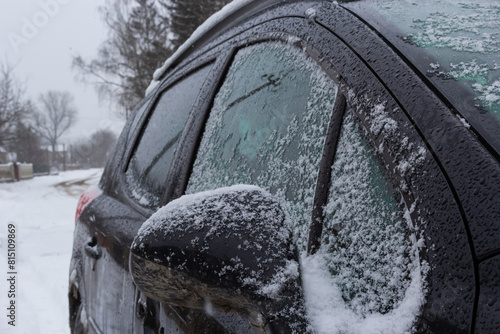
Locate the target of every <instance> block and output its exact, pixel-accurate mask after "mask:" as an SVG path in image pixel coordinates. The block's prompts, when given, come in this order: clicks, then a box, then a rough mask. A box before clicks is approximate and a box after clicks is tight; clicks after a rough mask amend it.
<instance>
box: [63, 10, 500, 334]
mask: <svg viewBox="0 0 500 334" xmlns="http://www.w3.org/2000/svg"><path fill="white" fill-rule="evenodd" d="M499 22H500V5H499V4H498V2H495V1H471V0H464V1H460V2H455V1H445V0H443V1H436V0H432V1H428V0H426V1H396V0H388V1H345V2H344V1H339V2H336V1H294V0H288V1H278V0H257V1H236V2H233V3H231V4H230V5H228V6H227V7H225V9H224V10H223V11H222V12H220V13H218V14H216V15H215V16H214V17H212V18H211V19H210V20H209V21H208V22H207V23H206V24H205V25H204V26H202V27H201V28H200V29H199V30H198V31H197V32H196V33H195V34H194V35H193V36H192V37H191V38H190V39H189V40H188V42H187V43H186V44H185V45H183V46H182V47H181V49H180V50H179V51H178V52H177V53H176V54H175V55H174V56H173V57H172V58H170V59H169V60H168V61H167V62H166V63H165V65H164V66H163V68H161V69H159V70H158V71H157V72H156V73H155V77H154V80H153V82H152V85H151V86H150V89H148V94H147V96H146V98H145V99H144V100H143V101H142V102H141V103H140V104H139V106H137V108H136V109H135V111H134V114H133V115H132V116H131V117H130V119H129V120H128V122H127V124H126V126H125V128H124V130H123V132H122V134H121V136H120V139H119V142H118V144H117V146H116V148H115V150H114V153H113V154H112V156H111V157H110V160H109V163H108V165H107V166H106V168H105V170H104V173H103V176H102V179H101V182H100V184H99V189H91V190H89V191H87V192H86V193H85V194H84V195H83V196H82V198H81V200H80V203H79V206H78V210H77V217H76V228H75V234H74V246H73V257H72V262H71V269H70V291H69V302H70V303H69V304H70V324H71V329H72V331H73V332H77V333H81V332H89V333H247V332H252V333H254V332H257V333H259V332H267V333H306V332H310V333H413V332H415V333H500V26H499Z"/></svg>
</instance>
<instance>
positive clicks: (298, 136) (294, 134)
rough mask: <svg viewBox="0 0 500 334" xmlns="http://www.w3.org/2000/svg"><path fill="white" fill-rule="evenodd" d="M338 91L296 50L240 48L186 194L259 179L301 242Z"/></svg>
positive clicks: (276, 46)
mask: <svg viewBox="0 0 500 334" xmlns="http://www.w3.org/2000/svg"><path fill="white" fill-rule="evenodd" d="M336 94H337V86H336V84H335V83H334V82H333V80H332V79H331V78H330V77H329V76H328V75H327V74H326V73H325V72H324V71H323V70H322V69H321V68H320V66H319V65H318V64H317V63H316V62H315V61H313V60H312V59H310V58H309V57H308V56H306V55H305V53H304V52H303V51H302V50H299V49H297V48H294V47H292V46H290V45H287V44H284V43H281V42H266V43H261V44H256V45H252V46H249V47H246V48H244V49H241V50H240V51H239V52H238V53H237V54H236V56H235V58H234V61H233V63H232V65H231V67H230V69H229V71H228V74H227V76H226V78H225V81H224V83H223V85H222V87H221V89H220V91H219V92H218V94H217V96H216V97H215V100H214V104H213V108H212V110H211V112H210V116H209V119H208V121H207V125H206V129H205V133H204V135H203V138H202V140H201V144H200V148H199V151H198V153H197V157H196V161H195V163H194V167H193V171H192V174H191V176H190V179H189V183H188V187H187V193H195V192H199V191H203V190H209V189H216V188H219V187H223V186H229V185H233V184H253V185H258V186H260V187H262V188H264V189H266V190H268V191H270V192H271V193H273V194H275V195H276V196H277V198H278V199H279V200H280V202H281V205H282V207H283V208H284V209H285V210H286V211H287V212H288V214H289V215H290V216H291V218H292V222H293V224H294V225H295V232H296V235H297V236H298V239H299V241H298V242H299V244H300V246H301V247H304V245H305V244H306V243H307V240H306V238H305V237H306V236H307V230H308V226H309V223H310V218H311V212H312V205H313V198H314V190H315V185H316V179H317V175H318V168H319V163H320V159H321V155H322V150H323V145H324V142H325V137H326V132H327V127H328V123H329V120H330V116H331V113H332V110H333V104H334V101H335V97H336Z"/></svg>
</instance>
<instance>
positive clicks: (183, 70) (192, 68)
mask: <svg viewBox="0 0 500 334" xmlns="http://www.w3.org/2000/svg"><path fill="white" fill-rule="evenodd" d="M217 59H218V54H211V55H208V56H204V57H200V58H199V59H196V60H194V61H192V62H191V63H189V64H187V65H186V66H183V67H180V68H178V69H176V70H175V71H173V72H172V73H171V74H169V75H168V76H166V77H165V78H164V79H163V80H162V81H161V82H160V83H159V84H158V86H157V87H156V88H155V89H154V90H153V92H151V93H150V94H148V96H146V97H145V98H144V100H143V101H141V103H140V104H139V105H140V106H142V105H143V103H148V106H147V108H146V110H145V111H144V112H143V113H142V115H136V117H140V120H139V121H138V122H137V126H136V128H135V129H132V128H131V129H129V136H128V137H127V138H128V141H127V144H126V147H125V149H124V153H123V155H122V163H121V166H120V169H119V172H118V174H119V175H118V179H119V181H118V184H119V187H118V188H119V189H120V190H119V194H120V198H121V199H122V200H123V201H125V202H126V203H127V205H129V206H131V207H132V208H133V209H134V210H136V211H138V212H139V213H141V214H142V215H143V216H145V217H148V216H150V215H151V214H152V213H154V212H155V211H156V210H157V209H158V208H159V207H161V206H162V205H163V204H162V201H161V199H162V197H163V194H162V195H161V196H160V204H159V205H158V206H157V207H148V206H144V205H141V204H139V203H138V201H137V200H136V199H134V198H132V196H131V194H130V188H129V187H128V186H127V182H126V180H125V178H126V171H127V169H128V167H129V164H130V161H131V159H132V156H133V154H134V152H135V151H136V149H137V147H138V145H139V143H140V141H141V134H142V133H143V131H144V130H145V128H146V127H147V124H148V120H149V118H150V117H151V115H152V113H153V111H154V110H155V107H156V106H157V104H158V102H159V100H160V99H161V97H162V95H163V93H164V92H166V91H167V90H168V89H170V88H171V87H173V86H174V85H176V84H177V83H178V82H180V81H181V80H183V79H185V78H187V77H189V76H190V75H191V74H193V73H195V72H196V71H198V70H200V69H202V68H203V67H205V66H210V65H212V68H211V69H210V70H209V73H208V76H207V78H205V82H204V83H203V84H202V86H203V85H205V84H206V81H207V80H208V78H209V77H211V76H214V75H216V72H215V70H216V69H215V66H214V65H215V63H216V62H217ZM200 99H203V89H202V90H201V91H200V92H199V93H198V95H197V97H196V99H195V103H194V104H193V107H192V108H191V111H190V112H189V116H188V119H189V118H191V117H192V114H193V113H194V111H195V109H196V106H197V102H196V101H198V100H200ZM136 109H137V110H138V109H139V108H136ZM186 124H187V122H186ZM186 124H185V125H184V128H183V132H184V129H185V127H186ZM179 140H180V139H179ZM175 151H177V148H176V150H175ZM175 159H176V156H175V153H174V157H173V160H172V163H171V165H170V167H169V170H170V169H171V168H172V166H173V165H174V163H175ZM168 174H169V172H167V173H166V174H165V175H166V178H165V188H168V185H169V184H168V182H167V177H168ZM163 192H165V190H164V191H163Z"/></svg>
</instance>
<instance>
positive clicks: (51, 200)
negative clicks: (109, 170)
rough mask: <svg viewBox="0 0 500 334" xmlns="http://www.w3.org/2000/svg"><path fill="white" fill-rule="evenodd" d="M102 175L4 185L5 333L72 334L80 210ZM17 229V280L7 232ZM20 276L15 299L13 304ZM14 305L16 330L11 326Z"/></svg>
mask: <svg viewBox="0 0 500 334" xmlns="http://www.w3.org/2000/svg"><path fill="white" fill-rule="evenodd" d="M101 173H102V170H101V169H90V170H82V171H71V172H63V173H60V174H59V175H51V176H41V177H35V178H34V179H31V180H25V181H21V182H15V183H0V222H1V224H0V268H2V270H1V276H0V281H1V282H2V283H1V284H0V309H1V310H2V311H1V312H0V319H1V320H0V333H51V334H62V333H69V325H68V299H67V291H68V270H69V262H70V258H71V247H72V241H73V230H74V225H75V222H74V217H75V210H76V204H77V202H78V198H79V197H80V195H81V193H82V192H83V191H84V190H85V189H86V188H87V187H88V186H89V185H92V184H97V183H98V181H99V178H100V176H101ZM12 224H13V225H14V226H15V243H16V248H15V252H16V254H15V255H16V259H15V269H14V272H16V274H15V275H8V274H7V273H8V272H10V271H12V270H10V269H9V268H8V259H7V255H8V254H7V251H8V226H9V225H11V227H12ZM11 276H15V283H16V284H15V297H12V296H11V297H12V298H9V290H11V287H10V283H9V282H8V281H7V279H9V278H10V277H11ZM12 301H14V302H15V327H13V326H11V325H9V323H8V322H9V321H11V319H10V318H9V317H8V315H9V314H10V311H9V310H7V308H8V307H10V303H11V302H12Z"/></svg>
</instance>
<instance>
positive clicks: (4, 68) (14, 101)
mask: <svg viewBox="0 0 500 334" xmlns="http://www.w3.org/2000/svg"><path fill="white" fill-rule="evenodd" d="M12 71H13V69H12V67H10V66H8V65H4V64H2V65H0V146H8V145H9V143H11V142H12V141H13V140H14V139H15V135H16V128H17V125H18V124H19V123H20V122H21V121H22V120H23V119H24V118H25V117H26V116H27V114H28V113H29V109H30V104H29V102H28V101H26V100H25V99H24V93H25V92H24V88H23V87H21V86H20V85H19V83H18V82H17V80H16V79H15V78H14V75H13V73H12Z"/></svg>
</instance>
